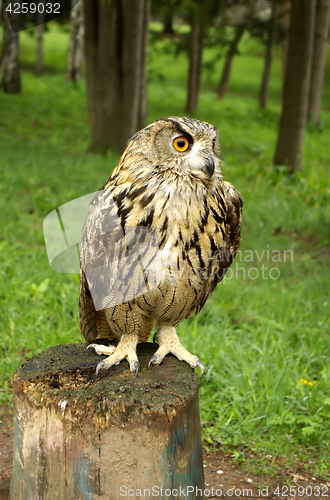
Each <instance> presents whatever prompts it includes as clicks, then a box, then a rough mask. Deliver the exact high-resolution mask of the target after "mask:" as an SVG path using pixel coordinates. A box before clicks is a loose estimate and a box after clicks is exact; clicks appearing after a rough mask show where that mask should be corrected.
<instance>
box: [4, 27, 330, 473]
mask: <svg viewBox="0 0 330 500" xmlns="http://www.w3.org/2000/svg"><path fill="white" fill-rule="evenodd" d="M46 40H47V43H46V46H45V57H46V61H48V63H47V64H48V65H49V69H50V70H52V73H51V72H49V73H46V74H45V76H43V77H42V78H36V77H35V76H34V74H33V73H31V72H30V71H28V70H26V71H24V72H23V93H22V95H19V96H15V95H6V94H4V93H0V130H1V135H0V150H1V159H0V208H1V219H2V224H1V227H0V259H1V272H0V297H1V301H0V315H1V318H2V328H1V331H0V345H1V348H0V387H1V388H0V402H2V403H10V402H11V398H12V392H11V377H12V374H13V371H14V370H16V369H17V368H18V367H19V366H20V364H21V363H23V362H24V361H25V360H26V359H27V358H28V357H30V356H32V355H35V354H37V353H38V352H40V351H42V350H43V349H45V348H47V347H49V346H51V345H55V344H59V343H64V342H78V341H80V338H81V337H80V332H79V327H78V293H79V277H78V276H77V275H74V274H72V275H67V274H59V273H55V272H53V271H52V270H51V268H50V267H49V263H48V259H47V255H46V251H45V247H44V240H43V231H42V223H43V219H44V218H45V217H46V215H47V214H48V213H50V212H51V211H52V210H54V209H55V208H56V207H58V206H60V205H62V204H64V203H66V202H68V201H70V200H73V199H75V198H77V197H79V196H82V195H84V194H87V193H90V192H92V191H96V190H97V189H98V188H99V187H100V186H101V185H102V184H103V183H104V181H105V180H106V179H107V178H108V177H109V175H110V173H111V171H112V169H113V167H114V166H115V165H116V163H117V162H118V155H113V154H111V153H109V154H108V156H107V157H106V158H102V157H99V156H96V155H93V154H87V153H85V151H86V149H87V147H88V140H89V132H88V116H87V107H86V90H85V83H84V82H81V83H79V84H78V85H77V86H72V85H71V84H69V83H67V82H66V80H65V75H64V68H65V60H66V47H67V35H65V33H63V32H61V33H59V34H58V33H56V30H55V29H54V28H52V27H51V30H50V31H49V32H48V33H46ZM57 41H58V43H57ZM21 42H22V43H21V54H22V63H23V64H24V66H26V67H28V66H31V65H32V66H33V64H34V59H33V58H34V48H33V43H35V41H34V40H33V39H31V38H29V37H28V35H27V34H26V33H25V34H24V33H22V34H21ZM157 43H158V45H157V47H158V49H157V47H153V48H152V49H151V54H150V68H149V75H150V82H149V89H148V90H149V120H150V121H151V120H153V119H156V118H159V117H161V116H165V115H169V114H178V115H182V114H184V105H185V98H186V91H185V81H186V73H187V61H186V58H185V56H184V54H180V55H179V56H178V58H175V57H174V51H175V47H173V44H174V43H175V42H171V41H160V42H157ZM251 43H252V42H250V41H249V40H246V45H244V46H243V47H242V55H241V56H239V57H237V58H236V59H235V61H234V67H233V74H232V79H231V83H230V88H229V92H228V95H227V96H226V98H225V100H224V101H223V102H219V101H218V100H217V99H216V98H215V94H214V92H213V90H212V89H213V88H214V87H215V85H216V83H217V80H218V77H219V72H220V63H219V64H217V65H216V67H215V69H214V72H213V73H212V72H205V74H204V75H203V82H202V83H203V85H202V91H201V95H200V106H199V110H198V113H196V117H197V118H199V119H203V120H207V121H210V122H211V123H214V124H215V125H216V126H217V127H218V128H219V132H220V145H221V150H222V157H223V158H224V162H223V171H224V177H225V179H227V180H230V181H231V182H233V183H234V185H235V186H236V187H237V188H238V189H239V190H240V191H241V193H242V195H243V198H244V220H243V242H242V246H241V253H240V254H239V255H238V257H237V259H236V261H235V262H234V264H233V267H232V269H233V275H232V277H230V275H229V276H228V278H227V279H225V281H224V282H223V283H221V284H220V285H219V286H218V288H217V289H216V291H215V292H214V294H213V295H212V297H211V298H210V299H209V301H208V302H207V305H206V306H205V308H204V309H203V311H202V312H201V313H200V315H198V316H197V317H193V318H191V319H190V320H187V321H185V322H183V323H182V324H181V325H180V326H179V328H178V332H179V335H180V337H181V339H182V341H183V343H184V345H185V346H186V347H187V348H188V349H189V350H190V351H191V352H193V353H196V354H198V356H199V357H200V359H201V360H202V361H203V362H204V364H205V366H206V371H205V376H204V378H203V379H202V381H201V383H200V404H201V417H202V422H203V431H204V435H205V436H206V437H207V439H208V441H209V443H210V445H214V444H217V443H218V445H219V446H221V447H223V448H224V449H225V450H227V451H228V450H229V451H230V452H231V453H233V455H234V457H235V458H234V460H236V461H238V462H244V464H245V467H247V468H249V470H253V471H257V472H262V473H264V472H268V473H272V472H274V471H275V470H277V469H278V468H281V467H282V465H283V464H284V465H286V466H289V465H290V463H292V462H293V461H295V460H298V459H300V460H301V461H302V462H304V466H305V467H306V468H307V469H309V470H311V471H312V472H313V473H314V474H319V475H321V476H322V477H324V478H328V479H329V477H330V461H329V451H328V450H329V446H330V442H329V441H330V439H329V436H330V419H329V416H330V385H329V383H330V368H329V366H330V364H329V354H330V314H329V306H330V297H329V272H330V238H329V234H330V187H329V178H330V148H329V144H330V114H329V112H328V111H324V113H323V132H322V133H319V132H315V131H313V130H307V132H306V139H305V146H304V162H303V170H302V172H301V173H299V174H297V175H295V176H293V177H291V178H289V177H288V176H287V172H286V169H285V168H283V169H279V170H275V169H274V168H273V167H272V156H273V152H274V147H275V141H276V134H277V124H278V120H279V113H280V87H281V78H280V74H281V70H280V61H279V60H278V59H275V61H274V66H273V70H272V80H271V84H270V101H269V104H268V106H267V109H266V110H265V111H261V110H259V109H258V106H257V101H256V96H257V94H258V86H259V81H260V76H261V75H260V73H261V68H262V59H261V58H260V57H257V55H256V54H257V51H256V49H255V42H253V43H252V45H251ZM166 44H167V46H168V47H167V49H168V50H167V54H164V53H163V45H166ZM171 44H172V46H171ZM249 44H250V46H249ZM249 47H250V48H249ZM251 47H252V48H251ZM252 49H253V50H252ZM259 50H260V51H261V52H262V48H260V47H259ZM211 56H212V49H208V51H207V52H206V54H205V58H206V59H207V58H208V57H211ZM329 68H330V59H329V64H328V66H327V71H326V87H325V92H324V97H325V98H324V108H325V109H328V110H329V109H330V69H329ZM263 252H264V253H263ZM275 278H277V279H275Z"/></svg>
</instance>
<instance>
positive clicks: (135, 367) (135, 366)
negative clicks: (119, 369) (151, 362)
mask: <svg viewBox="0 0 330 500" xmlns="http://www.w3.org/2000/svg"><path fill="white" fill-rule="evenodd" d="M139 369H140V363H139V362H138V361H133V363H132V364H131V366H130V370H131V372H135V373H136V376H138V374H139Z"/></svg>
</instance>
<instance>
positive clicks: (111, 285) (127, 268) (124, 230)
mask: <svg viewBox="0 0 330 500" xmlns="http://www.w3.org/2000/svg"><path fill="white" fill-rule="evenodd" d="M133 194H134V191H132V187H130V188H128V189H126V188H125V187H122V186H121V187H120V188H118V189H116V186H111V185H110V186H108V187H107V189H105V190H104V191H100V192H99V193H98V194H97V196H96V197H95V198H94V200H93V201H92V203H91V207H90V210H89V213H88V216H87V219H86V221H85V224H84V228H83V231H82V237H81V252H80V267H81V270H80V273H81V280H80V308H79V311H80V328H81V331H82V334H83V336H84V338H86V339H88V340H92V339H93V338H96V336H97V335H98V336H99V337H100V336H104V337H108V338H112V337H113V334H112V332H111V330H110V328H109V326H108V324H107V321H106V316H105V312H104V310H105V309H107V308H113V307H116V306H118V305H120V304H122V303H125V302H128V301H130V300H133V299H134V298H136V297H138V296H139V295H142V294H143V293H145V292H147V291H148V290H149V289H150V288H151V287H152V286H153V281H154V280H153V278H154V277H153V276H152V275H151V273H150V272H149V273H148V264H149V263H150V262H151V261H152V260H153V259H154V257H155V255H156V254H157V252H158V250H159V247H158V243H157V238H156V235H155V232H154V231H153V229H152V228H150V227H147V226H140V225H137V226H128V225H126V224H125V222H126V216H127V214H128V213H130V212H131V211H133V203H132V198H133ZM151 269H152V268H151Z"/></svg>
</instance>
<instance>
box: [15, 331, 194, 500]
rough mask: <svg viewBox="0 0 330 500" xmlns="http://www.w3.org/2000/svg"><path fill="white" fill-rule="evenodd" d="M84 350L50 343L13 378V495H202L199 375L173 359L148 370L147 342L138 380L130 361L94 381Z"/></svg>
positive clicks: (49, 498)
mask: <svg viewBox="0 0 330 500" xmlns="http://www.w3.org/2000/svg"><path fill="white" fill-rule="evenodd" d="M101 343H104V342H103V341H102V342H101ZM86 346H87V344H82V343H81V344H65V345H58V346H55V347H51V348H49V349H47V350H46V351H44V352H42V353H41V354H39V355H38V356H35V357H34V358H32V359H30V360H29V361H27V362H26V363H25V364H24V365H22V366H21V368H19V370H17V371H16V372H15V374H14V376H13V383H14V464H13V477H12V483H11V492H10V499H11V500H41V499H42V500H56V499H59V500H94V499H99V498H104V499H107V500H109V499H111V500H113V499H115V500H116V499H122V498H123V497H124V496H127V497H131V498H132V497H133V498H135V497H138V496H141V497H144V498H148V497H149V496H150V497H152V496H155V493H158V496H159V497H161V496H166V497H167V498H177V497H180V488H181V492H182V490H185V492H184V493H181V496H183V495H184V496H185V498H189V499H194V498H202V497H203V493H202V492H204V473H203V462H202V445H201V432H200V417H199V401H198V377H197V374H196V373H194V372H193V370H192V369H191V368H190V367H189V366H188V365H187V364H186V363H184V362H180V361H178V360H177V359H176V358H175V357H173V356H171V355H168V356H167V357H166V358H165V360H164V361H163V363H162V364H161V365H160V366H152V367H151V368H150V369H149V370H147V364H148V360H149V359H150V357H151V356H152V354H153V353H154V352H155V351H156V348H157V344H152V343H146V344H140V345H139V346H138V357H139V361H140V365H141V368H140V373H139V376H138V377H136V376H135V374H134V373H132V372H130V371H129V369H128V364H127V362H126V361H124V362H121V363H120V365H118V366H115V367H113V368H111V369H110V370H108V371H102V372H100V374H99V375H98V376H95V368H96V365H97V363H98V362H99V361H100V359H101V358H100V356H98V355H96V354H95V353H93V352H91V351H90V350H89V351H87V352H86ZM188 487H190V488H188ZM161 488H163V490H162V491H161ZM148 490H150V493H149V492H148ZM165 490H167V491H165ZM176 490H179V491H178V492H176ZM169 493H170V494H169Z"/></svg>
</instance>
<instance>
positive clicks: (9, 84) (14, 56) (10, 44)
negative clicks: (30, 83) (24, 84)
mask: <svg viewBox="0 0 330 500" xmlns="http://www.w3.org/2000/svg"><path fill="white" fill-rule="evenodd" d="M9 3H10V0H7V1H6V2H5V3H4V9H6V8H7V6H8V4H9ZM1 88H2V89H3V90H4V91H5V92H10V93H13V94H17V93H19V92H20V91H21V71H20V64H19V45H18V33H13V32H12V29H11V26H10V22H9V19H8V15H7V12H4V16H3V49H2V81H1Z"/></svg>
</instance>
